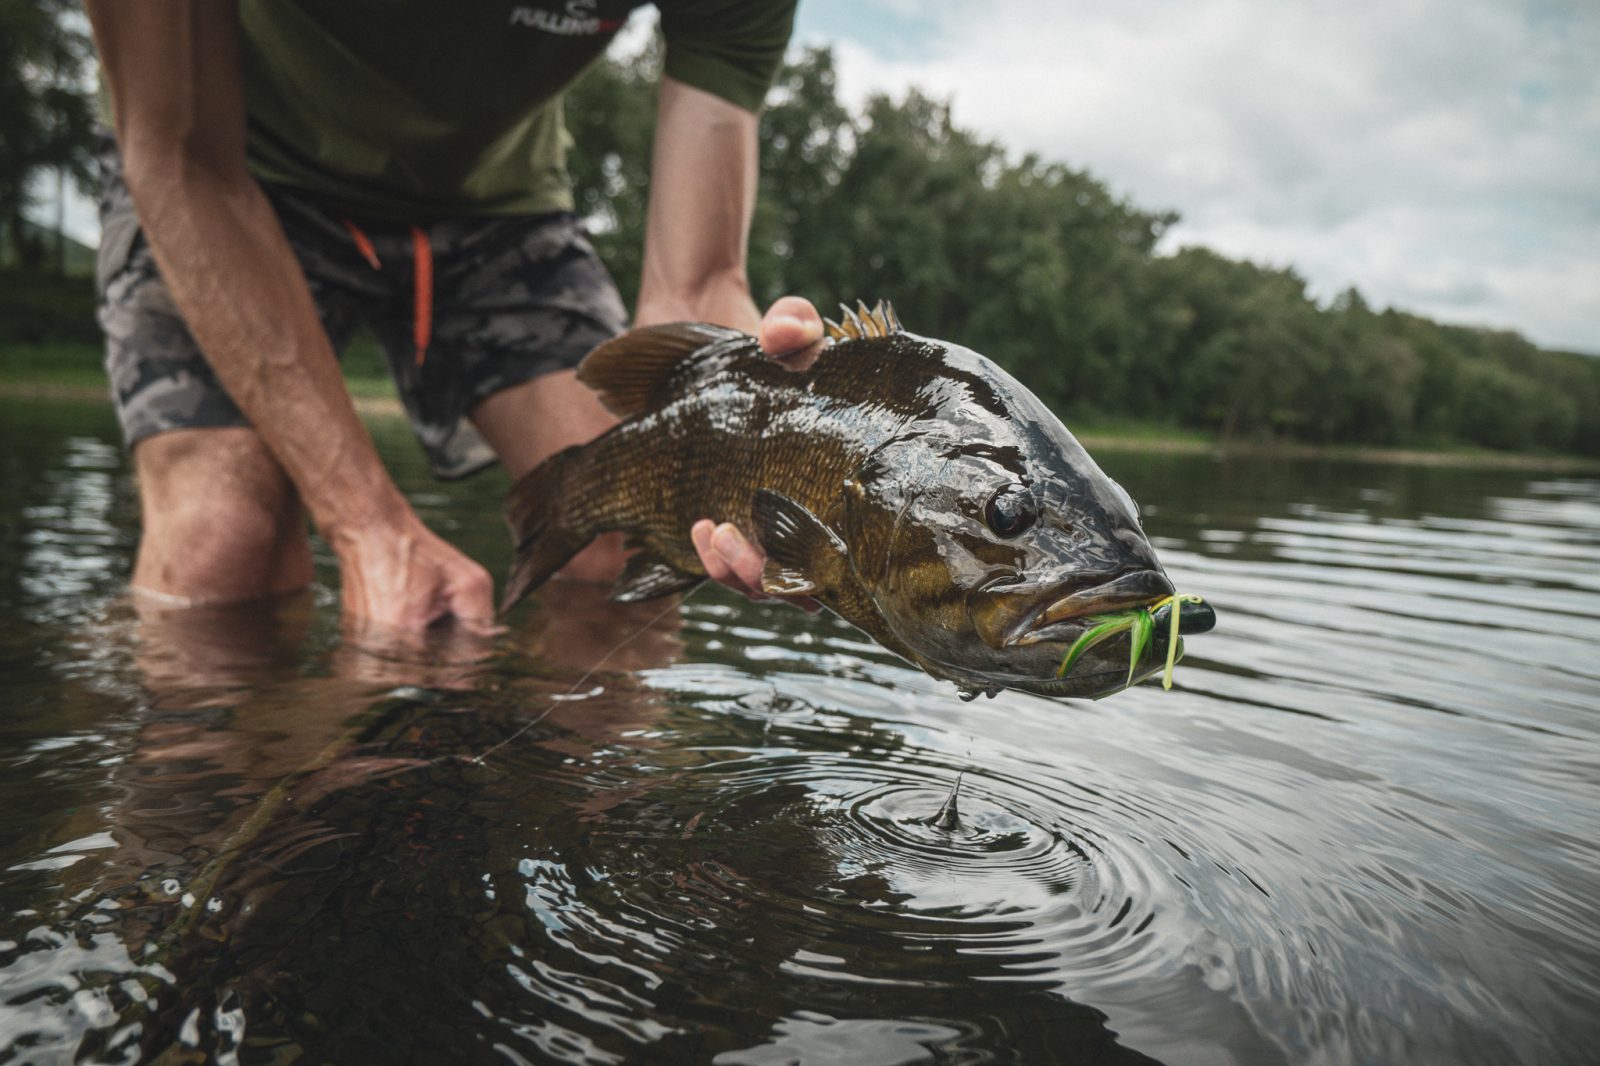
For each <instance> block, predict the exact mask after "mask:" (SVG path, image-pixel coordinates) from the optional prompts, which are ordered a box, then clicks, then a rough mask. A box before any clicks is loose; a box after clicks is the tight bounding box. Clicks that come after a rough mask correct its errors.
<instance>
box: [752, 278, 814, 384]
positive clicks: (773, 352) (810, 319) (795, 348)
mask: <svg viewBox="0 0 1600 1066" xmlns="http://www.w3.org/2000/svg"><path fill="white" fill-rule="evenodd" d="M760 341H761V350H762V351H763V352H765V353H766V354H767V355H769V356H771V357H772V358H773V359H775V360H777V361H778V362H780V363H782V364H783V365H784V366H786V367H788V368H789V369H790V370H804V369H805V368H806V367H808V366H810V365H811V364H812V363H813V362H815V361H816V358H817V356H818V355H819V354H821V352H822V349H823V347H824V341H823V333H822V316H821V315H820V314H818V313H817V309H816V308H815V307H813V306H812V304H811V301H810V300H806V299H803V298H801V297H799V296H784V297H782V298H781V299H779V300H778V301H777V302H775V303H774V304H773V305H772V306H771V307H770V308H768V309H767V313H766V315H765V316H763V317H762V319H761V333H760Z"/></svg>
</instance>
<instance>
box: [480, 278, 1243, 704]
mask: <svg viewBox="0 0 1600 1066" xmlns="http://www.w3.org/2000/svg"><path fill="white" fill-rule="evenodd" d="M828 328H829V334H830V337H831V338H832V340H833V341H834V343H833V344H832V345H831V346H830V347H828V348H826V349H825V350H824V351H823V352H822V354H821V355H820V356H819V357H818V358H817V360H816V362H815V363H814V364H813V365H812V366H811V367H810V368H809V369H808V370H805V371H800V372H796V371H791V370H788V369H785V368H784V367H782V366H780V365H778V364H777V363H775V362H773V361H772V360H771V359H768V358H767V357H766V356H764V355H762V353H761V352H760V350H759V348H758V347H757V344H756V339H755V338H754V337H751V336H749V335H747V334H744V333H741V332H739V331H737V330H731V329H725V328H723V327H720V326H712V325H706V324H703V323H675V324H672V325H664V326H651V327H647V328H644V329H635V330H631V331H630V332H628V333H624V334H622V335H621V336H619V337H616V338H614V339H612V340H610V341H607V342H606V343H604V344H602V345H600V346H599V347H598V348H596V349H595V350H594V351H593V352H591V353H590V354H589V355H588V356H587V357H586V358H585V359H584V361H583V363H582V365H580V366H579V368H578V379H579V380H580V381H582V382H583V383H584V384H586V385H588V386H589V387H590V388H592V389H594V390H595V392H596V393H598V394H599V396H600V398H601V401H602V402H603V403H604V404H605V405H606V407H607V408H608V409H610V410H611V412H612V413H613V414H615V415H616V416H617V417H618V418H620V419H622V420H623V421H622V422H621V424H619V425H617V426H615V427H614V428H612V429H611V430H609V431H607V432H606V433H604V434H602V435H601V436H599V437H597V438H596V439H595V440H593V441H591V442H590V443H588V444H584V445H578V446H576V447H572V448H568V449H567V450H565V451H563V452H560V453H558V454H556V455H554V456H551V457H550V458H549V459H548V460H546V461H545V462H544V463H543V464H541V465H540V466H538V467H537V468H535V469H534V470H532V471H530V472H529V473H528V474H527V475H525V476H524V477H523V478H522V479H521V480H520V481H519V482H518V483H517V484H516V485H515V486H514V487H513V488H512V490H511V493H510V495H509V496H508V498H507V505H506V513H507V518H508V520H509V522H510V524H511V529H512V535H513V537H514V539H515V540H516V544H517V553H516V561H515V563H514V564H513V567H512V573H511V578H510V581H509V583H508V585H507V589H506V594H505V598H504V601H503V604H502V609H509V608H510V607H511V606H512V605H513V604H515V603H516V602H517V601H518V600H519V599H521V598H522V597H523V596H524V595H526V594H527V593H528V591H529V590H530V589H532V588H534V587H535V586H537V585H538V584H540V583H541V582H543V581H544V580H545V579H546V578H548V577H549V576H550V575H551V574H553V573H554V572H555V571H556V570H558V569H559V568H560V567H561V566H562V565H563V564H564V563H566V561H567V560H568V559H570V558H571V557H572V556H573V555H574V554H576V553H577V552H578V551H579V550H580V549H582V548H583V547H584V546H585V545H587V544H588V543H589V541H591V540H592V539H593V538H594V537H595V536H597V535H598V534H600V533H604V532H609V531H612V530H621V531H623V532H626V533H627V534H629V544H630V546H632V547H635V548H637V549H638V550H637V552H636V553H635V554H634V555H633V556H632V558H631V559H630V560H629V562H628V565H627V567H626V569H625V570H624V572H623V574H622V576H621V577H620V578H619V579H618V581H617V585H616V589H615V591H614V593H613V598H614V599H617V600H620V601H624V602H631V601H635V600H643V599H649V598H651V597H654V596H662V595H667V594H669V593H674V592H681V591H685V590H687V589H689V588H692V587H694V586H695V585H697V584H699V583H700V582H701V581H703V580H704V579H705V572H704V571H703V570H702V569H701V566H700V561H699V557H698V556H697V555H696V553H695V550H694V545H693V544H692V543H691V541H690V539H689V528H690V526H691V525H692V524H693V523H694V522H695V521H697V520H698V519H700V518H706V517H713V518H717V519H718V520H720V521H728V522H732V523H733V524H734V525H735V526H737V527H738V528H739V529H740V531H741V532H743V533H744V534H745V535H746V536H747V537H749V538H750V539H751V540H753V541H754V542H755V543H756V544H759V545H760V546H761V548H762V550H763V551H765V552H766V555H767V565H766V569H765V571H764V572H763V574H762V580H761V584H762V589H763V591H765V592H767V593H769V594H771V595H775V596H790V595H807V596H811V597H814V598H815V599H817V600H818V601H820V602H821V603H822V604H823V605H825V606H826V607H828V608H829V609H831V610H833V611H834V612H835V613H837V614H838V615H839V616H840V617H842V618H844V619H845V620H846V621H848V622H851V623H852V624H854V625H855V626H857V627H858V628H860V629H862V630H864V631H865V632H866V633H867V634H869V635H870V636H872V637H873V638H874V639H875V640H877V641H878V642H879V643H880V644H882V645H883V646H884V647H886V648H888V649H889V650H891V651H893V652H896V653H898V654H899V655H902V656H904V657H905V658H907V659H909V660H910V661H912V662H913V663H915V664H917V665H918V666H920V667H921V668H922V669H924V670H926V671H927V672H928V673H929V674H931V675H933V676H934V677H937V678H942V679H945V680H949V681H952V682H954V683H955V684H956V685H957V686H958V687H959V688H960V689H961V691H962V693H963V695H966V696H968V697H971V696H973V695H976V694H977V693H980V692H982V693H987V694H988V695H991V696H992V695H994V694H995V693H996V692H998V691H999V690H1000V689H1003V688H1016V689H1023V690H1026V691H1030V692H1037V693H1043V694H1048V695H1062V696H1082V697H1090V698H1097V697H1100V696H1104V695H1107V694H1109V693H1111V692H1115V691H1118V690H1120V689H1122V688H1124V687H1126V686H1128V685H1130V684H1134V683H1137V682H1138V681H1139V680H1142V679H1143V678H1145V677H1148V676H1150V675H1151V674H1154V673H1156V672H1158V671H1160V670H1161V668H1162V667H1163V665H1165V664H1166V662H1167V661H1168V659H1169V655H1168V652H1169V650H1171V649H1169V646H1168V642H1169V640H1170V639H1171V638H1170V637H1169V636H1168V633H1169V627H1168V625H1167V624H1166V623H1165V621H1161V620H1159V619H1158V621H1160V624H1156V625H1154V627H1153V633H1150V634H1148V637H1149V639H1146V640H1143V641H1142V642H1141V644H1140V645H1137V646H1136V645H1133V644H1132V643H1130V640H1126V639H1121V638H1118V637H1113V638H1112V639H1107V640H1102V641H1099V642H1098V643H1096V644H1095V645H1094V646H1093V647H1089V648H1087V649H1086V650H1081V649H1080V654H1078V655H1077V656H1076V658H1075V660H1074V661H1073V669H1072V670H1071V671H1070V672H1068V673H1067V674H1066V675H1065V676H1062V677H1058V676H1056V672H1057V667H1058V665H1059V664H1060V663H1062V662H1063V661H1064V659H1065V657H1066V655H1067V652H1068V650H1069V649H1071V648H1073V647H1074V644H1075V642H1077V641H1078V638H1079V637H1080V636H1082V635H1083V634H1084V633H1085V632H1087V631H1088V630H1089V629H1090V627H1091V626H1092V625H1093V624H1094V622H1093V620H1094V619H1096V618H1099V617H1103V616H1105V615H1108V614H1112V613H1115V612H1125V611H1136V610H1140V609H1143V608H1147V607H1150V606H1152V605H1155V604H1159V603H1161V602H1162V601H1168V604H1169V605H1168V606H1167V607H1165V608H1163V610H1170V611H1177V610H1179V608H1180V604H1179V602H1177V601H1173V600H1171V599H1170V598H1171V597H1172V596H1173V593H1174V590H1173V587H1172V583H1171V582H1170V581H1169V580H1168V579H1167V576H1166V574H1165V572H1163V570H1162V569H1161V565H1160V563H1159V562H1158V561H1157V560H1156V556H1155V552H1154V550H1153V549H1152V548H1151V546H1150V542H1149V540H1148V539H1146V537H1145V535H1144V531H1143V529H1142V528H1141V527H1140V524H1139V518H1138V511H1137V508H1136V507H1135V506H1134V503H1133V500H1132V499H1130V498H1129V496H1128V494H1127V493H1126V492H1125V491H1123V489H1122V487H1121V486H1119V485H1118V484H1117V483H1116V482H1114V481H1112V480H1111V479H1110V478H1109V477H1107V476H1106V475H1105V474H1104V473H1102V472H1101V470H1100V468H1099V467H1098V466H1096V465H1095V463H1094V460H1093V459H1091V458H1090V457H1089V455H1088V453H1087V452H1085V451H1084V449H1083V447H1082V446H1081V445H1080V444H1079V443H1078V441H1077V440H1076V439H1075V438H1074V437H1073V436H1072V434H1071V433H1070V432H1068V430H1067V428H1066V427H1065V426H1064V425H1062V424H1061V421H1060V420H1059V419H1058V418H1056V416H1055V415H1054V414H1052V413H1051V412H1050V411H1049V409H1048V408H1046V407H1045V406H1044V404H1042V403H1041V402H1040V401H1039V400H1038V398H1037V397H1035V396H1034V395H1033V394H1032V393H1031V392H1029V391H1028V390H1027V389H1026V388H1024V387H1023V386H1022V385H1021V384H1019V383H1018V382H1017V381H1016V380H1015V379H1013V378H1012V377H1011V376H1010V375H1009V374H1007V373H1006V372H1005V371H1004V370H1002V369H1000V367H998V366H997V365H995V364H994V363H993V362H991V361H990V360H988V359H986V358H985V357H983V356H981V355H979V354H978V353H976V352H973V351H970V350H968V349H966V348H963V347H960V346H959V345H955V344H950V343H947V342H944V341H939V340H932V339H929V338H926V337H919V336H917V335H915V334H912V333H908V332H906V331H905V330H904V329H902V328H901V326H900V324H899V321H898V320H897V319H896V318H895V315H894V311H893V309H892V308H890V307H889V306H888V305H886V304H881V303H880V304H879V305H878V306H877V307H876V308H873V309H871V310H869V309H868V308H867V307H866V306H865V305H864V304H863V305H859V310H858V311H850V310H848V309H846V311H845V316H844V322H843V324H842V325H841V324H838V323H834V322H829V323H828ZM1196 599H1197V598H1196V597H1188V598H1187V602H1186V603H1185V604H1183V605H1181V606H1182V610H1181V614H1180V616H1179V619H1178V621H1177V622H1175V623H1174V624H1173V625H1172V626H1171V630H1172V631H1179V632H1182V633H1185V634H1187V633H1197V632H1204V631H1205V630H1207V629H1209V628H1211V625H1212V623H1213V621H1214V616H1213V615H1212V614H1211V612H1210V608H1209V607H1203V605H1197V604H1196V603H1195V600H1196ZM1202 607H1203V609H1201V608H1202ZM1158 613H1159V612H1158ZM1130 639H1131V638H1130ZM1130 653H1131V654H1130ZM1130 659H1131V662H1130Z"/></svg>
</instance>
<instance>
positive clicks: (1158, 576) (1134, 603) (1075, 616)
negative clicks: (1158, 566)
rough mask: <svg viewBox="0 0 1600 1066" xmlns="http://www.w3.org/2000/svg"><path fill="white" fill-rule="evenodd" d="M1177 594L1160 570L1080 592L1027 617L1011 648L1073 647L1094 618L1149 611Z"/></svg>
mask: <svg viewBox="0 0 1600 1066" xmlns="http://www.w3.org/2000/svg"><path fill="white" fill-rule="evenodd" d="M1173 592H1174V589H1173V587H1172V582H1171V581H1169V580H1168V579H1167V575H1166V574H1163V573H1162V572H1161V571H1159V570H1136V571H1134V572H1133V573H1131V574H1122V575H1120V576H1119V577H1115V578H1113V579H1112V580H1110V581H1107V582H1105V583H1104V584H1101V585H1095V586H1093V587H1091V588H1086V589H1078V590H1075V591H1073V592H1069V593H1067V594H1065V595H1062V596H1056V597H1053V598H1052V599H1049V600H1047V601H1045V602H1044V603H1042V604H1041V605H1040V606H1039V607H1038V608H1036V609H1035V610H1034V611H1032V612H1031V613H1030V614H1028V615H1026V616H1024V617H1023V619H1022V623H1021V624H1020V625H1019V626H1018V627H1017V629H1016V631H1015V632H1014V633H1013V634H1012V636H1011V638H1010V639H1009V640H1008V641H1006V643H1007V644H1008V645H1014V646H1021V645H1028V644H1045V643H1069V642H1071V641H1072V640H1074V639H1076V638H1077V636H1078V635H1079V634H1080V633H1081V632H1082V631H1083V628H1084V625H1085V622H1086V620H1087V619H1088V618H1090V617H1092V616H1094V615H1102V614H1114V613H1116V612H1118V611H1131V610H1135V609H1137V608H1140V607H1148V606H1150V605H1151V604H1153V603H1156V602H1157V601H1159V600H1163V599H1165V598H1167V597H1168V596H1171V595H1172V594H1173Z"/></svg>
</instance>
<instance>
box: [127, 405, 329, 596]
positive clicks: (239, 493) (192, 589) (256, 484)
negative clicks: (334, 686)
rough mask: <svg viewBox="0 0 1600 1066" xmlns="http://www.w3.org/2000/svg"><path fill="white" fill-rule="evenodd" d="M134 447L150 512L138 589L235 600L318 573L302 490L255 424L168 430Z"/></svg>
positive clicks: (283, 588) (278, 591) (288, 587)
mask: <svg viewBox="0 0 1600 1066" xmlns="http://www.w3.org/2000/svg"><path fill="white" fill-rule="evenodd" d="M133 457H134V465H135V467H136V469H137V471H138V476H139V503H140V508H141V512H142V514H143V522H144V533H143V537H142V539H141V540H140V542H139V558H138V562H137V563H136V564H135V567H134V572H133V586H134V588H135V589H136V590H142V591H147V592H155V593H160V594H164V595H168V596H174V597H179V598H181V599H183V600H184V601H186V602H190V603H196V604H200V603H230V602H235V601H239V600H250V599H258V598H261V597H265V596H279V595H282V594H284V593H287V592H293V591H294V590H296V589H299V588H304V587H305V586H306V585H307V584H309V583H310V581H311V545H310V542H309V540H308V538H307V535H306V520H305V517H304V515H303V513H302V508H301V506H300V500H299V497H298V496H297V495H296V493H295V490H294V486H293V484H291V483H290V481H289V478H288V476H287V475H285V474H284V472H283V468H282V467H280V466H279V465H278V463H277V461H276V460H275V459H273V458H272V456H271V454H270V453H269V452H268V451H267V449H266V447H265V445H263V444H262V443H261V439H260V438H259V437H257V436H256V434H255V431H254V430H252V429H248V428H245V427H228V428H210V429H178V430H172V431H170V432H165V433H158V434H156V435H154V436H151V437H147V438H145V439H144V440H141V441H140V442H139V443H138V444H137V445H136V446H135V447H134V450H133Z"/></svg>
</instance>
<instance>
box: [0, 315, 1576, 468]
mask: <svg viewBox="0 0 1600 1066" xmlns="http://www.w3.org/2000/svg"><path fill="white" fill-rule="evenodd" d="M100 359H101V352H100V347H99V345H97V344H88V343H83V342H58V343H50V344H15V343H13V344H0V397H12V398H18V397H30V398H31V397H37V398H39V399H61V400H78V401H94V402H100V403H106V402H109V396H108V393H107V387H106V378H105V372H104V370H102V369H101V366H100ZM344 368H345V381H346V382H347V383H348V385H349V387H350V394H351V395H352V396H353V397H354V398H355V401H356V408H357V410H359V411H360V412H361V413H362V414H363V415H364V416H367V417H369V418H398V417H400V415H401V413H402V412H401V408H400V401H399V400H398V399H397V398H396V396H395V391H394V385H393V383H392V382H391V381H390V380H389V376H388V373H387V371H386V369H385V367H384V361H383V354H382V352H381V351H380V350H379V348H378V346H377V343H376V342H375V341H374V340H373V339H372V338H371V337H368V336H361V337H357V338H356V340H355V341H353V342H352V343H351V345H350V347H349V349H348V350H347V351H346V353H345V356H344ZM1068 423H1069V424H1070V425H1071V426H1072V430H1073V432H1074V433H1075V434H1076V435H1077V437H1078V439H1079V440H1081V441H1082V442H1083V444H1084V446H1085V447H1088V448H1090V449H1096V450H1105V451H1113V450H1123V451H1141V452H1165V453H1170V454H1196V455H1198V454H1208V453H1210V454H1216V455H1245V454H1248V455H1276V456H1282V457H1284V458H1296V459H1306V458H1316V459H1337V460H1345V461H1350V462H1374V463H1404V464H1408V465H1416V466H1458V467H1483V468H1489V469H1508V470H1542V471H1548V472H1552V473H1594V474H1600V460H1597V459H1590V458H1586V457H1583V456H1572V455H1546V454H1538V453H1520V452H1500V451H1492V450H1489V449H1486V448H1478V447H1472V446H1467V445H1451V444H1440V445H1436V446H1432V447H1425V448H1423V447H1406V448H1390V447H1371V446H1364V445H1322V444H1304V443H1299V442H1294V441H1219V440H1216V439H1214V438H1212V437H1210V436H1208V435H1206V434H1204V433H1200V432H1197V431H1195V430H1192V429H1186V428H1184V427H1181V426H1171V425H1164V424H1161V423H1155V422H1140V421H1136V420H1130V419H1125V418H1104V419H1097V418H1094V417H1092V416H1078V417H1074V418H1071V419H1069V420H1068Z"/></svg>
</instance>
